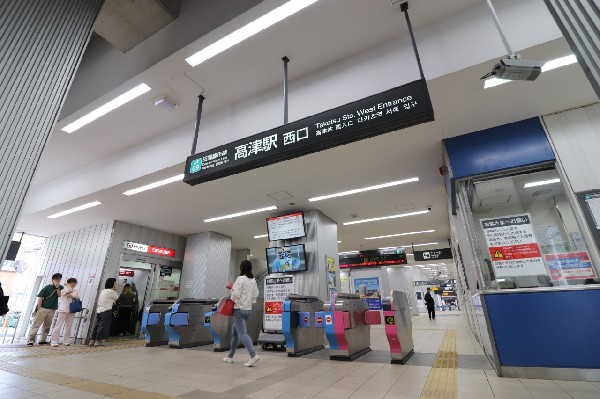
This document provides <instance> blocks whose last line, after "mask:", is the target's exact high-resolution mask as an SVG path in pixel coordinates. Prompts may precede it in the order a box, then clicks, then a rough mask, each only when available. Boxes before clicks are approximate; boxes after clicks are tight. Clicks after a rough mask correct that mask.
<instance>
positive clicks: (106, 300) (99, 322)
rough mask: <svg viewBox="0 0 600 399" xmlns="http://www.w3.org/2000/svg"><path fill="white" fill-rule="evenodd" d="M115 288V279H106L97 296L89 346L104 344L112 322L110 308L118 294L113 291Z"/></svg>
mask: <svg viewBox="0 0 600 399" xmlns="http://www.w3.org/2000/svg"><path fill="white" fill-rule="evenodd" d="M116 288H117V279H116V278H112V277H111V278H109V279H106V283H105V284H104V289H103V290H102V292H100V296H98V306H97V307H96V324H95V325H94V329H93V330H92V336H91V340H90V344H89V345H90V346H104V341H106V338H108V336H109V334H110V324H111V322H112V308H113V305H114V304H115V301H116V300H117V299H119V294H117V292H116V291H115V289H116Z"/></svg>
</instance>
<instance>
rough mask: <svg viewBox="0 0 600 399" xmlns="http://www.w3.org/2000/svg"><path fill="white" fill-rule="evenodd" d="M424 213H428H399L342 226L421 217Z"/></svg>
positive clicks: (426, 211)
mask: <svg viewBox="0 0 600 399" xmlns="http://www.w3.org/2000/svg"><path fill="white" fill-rule="evenodd" d="M425 213H429V211H428V210H425V211H417V212H409V213H401V214H398V215H391V216H383V217H380V218H371V219H362V220H354V221H352V222H346V223H344V226H350V225H352V224H361V223H368V222H376V221H378V220H387V219H398V218H404V217H407V216H416V215H423V214H425Z"/></svg>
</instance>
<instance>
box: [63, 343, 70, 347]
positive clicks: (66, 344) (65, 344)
mask: <svg viewBox="0 0 600 399" xmlns="http://www.w3.org/2000/svg"><path fill="white" fill-rule="evenodd" d="M63 345H64V346H69V345H71V344H70V343H69V342H65V343H64V344H63Z"/></svg>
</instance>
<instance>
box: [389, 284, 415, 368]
mask: <svg viewBox="0 0 600 399" xmlns="http://www.w3.org/2000/svg"><path fill="white" fill-rule="evenodd" d="M383 323H384V325H385V335H386V337H387V339H388V342H389V344H390V355H391V357H392V363H401V364H404V363H406V362H407V361H408V359H410V357H411V356H412V355H413V353H414V344H413V336H412V321H411V314H410V304H409V302H408V298H407V296H406V293H404V292H401V291H393V292H392V296H391V298H390V304H389V306H384V310H383Z"/></svg>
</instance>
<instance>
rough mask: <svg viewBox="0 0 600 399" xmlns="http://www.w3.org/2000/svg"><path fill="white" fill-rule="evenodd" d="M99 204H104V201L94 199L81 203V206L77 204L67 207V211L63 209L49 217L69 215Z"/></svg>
mask: <svg viewBox="0 0 600 399" xmlns="http://www.w3.org/2000/svg"><path fill="white" fill-rule="evenodd" d="M98 205H102V202H100V201H94V202H90V203H87V204H83V205H79V206H76V207H75V208H71V209H67V210H66V211H62V212H58V213H55V214H54V215H50V216H48V219H56V218H59V217H61V216H65V215H68V214H71V213H75V212H79V211H83V210H84V209H88V208H93V207H95V206H98Z"/></svg>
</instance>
